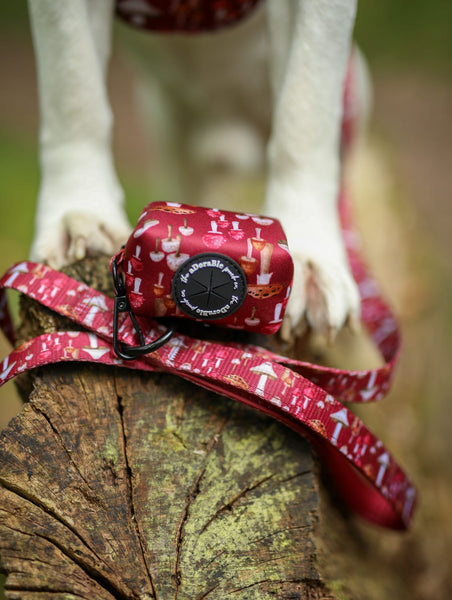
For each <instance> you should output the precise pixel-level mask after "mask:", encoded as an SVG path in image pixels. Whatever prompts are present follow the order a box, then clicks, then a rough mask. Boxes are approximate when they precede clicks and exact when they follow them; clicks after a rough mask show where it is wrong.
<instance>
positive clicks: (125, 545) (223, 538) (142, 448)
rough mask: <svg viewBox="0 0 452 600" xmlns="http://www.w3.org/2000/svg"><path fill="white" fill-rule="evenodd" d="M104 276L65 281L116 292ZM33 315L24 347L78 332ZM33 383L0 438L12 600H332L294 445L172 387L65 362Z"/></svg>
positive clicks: (164, 379) (277, 429)
mask: <svg viewBox="0 0 452 600" xmlns="http://www.w3.org/2000/svg"><path fill="white" fill-rule="evenodd" d="M107 271H108V268H107V263H106V262H105V261H98V260H97V261H94V262H93V261H84V262H83V263H80V264H79V265H78V266H77V267H75V268H73V269H72V271H70V272H69V274H71V275H72V276H76V277H79V278H81V279H83V280H85V281H86V282H87V283H88V284H90V285H94V286H95V287H98V289H103V290H105V288H106V287H108V286H109V283H105V281H104V279H105V273H107ZM25 304H26V306H25V310H26V315H27V318H26V320H25V325H24V326H23V328H22V332H21V337H22V338H24V339H30V338H31V337H32V336H34V335H37V334H38V333H44V332H49V331H53V330H55V329H61V328H62V327H64V326H66V328H67V323H65V322H64V320H62V319H61V318H59V317H56V316H55V315H53V314H52V313H50V311H47V310H46V309H43V308H42V307H39V306H38V305H36V304H35V303H32V302H30V301H29V300H27V301H26V302H25ZM69 328H73V326H70V327H69ZM28 377H29V378H31V382H32V385H33V388H34V389H33V392H32V394H31V397H30V399H29V402H27V403H26V404H25V405H24V408H23V410H22V412H21V413H20V414H19V415H18V416H17V417H16V418H15V419H13V421H12V422H11V423H10V425H9V426H8V427H7V428H6V429H5V430H4V431H3V432H2V435H1V437H0V484H1V487H0V560H1V565H2V569H3V570H4V571H5V572H6V573H7V575H8V576H7V580H6V586H5V594H6V598H8V599H11V600H13V599H14V600H17V599H19V598H20V599H21V600H38V599H39V600H43V599H47V598H49V599H50V598H52V599H53V600H55V599H60V598H61V599H63V598H64V599H65V600H73V599H74V600H75V599H80V598H86V599H87V600H93V599H96V600H101V599H102V600H103V599H105V600H107V599H108V600H112V599H116V600H119V599H120V600H123V599H124V600H125V599H137V600H138V599H141V600H145V599H151V598H152V599H155V600H168V599H174V600H202V599H204V598H209V600H220V599H224V598H231V599H234V600H244V599H247V600H252V599H254V598H256V599H260V600H262V599H275V598H283V599H285V598H287V599H289V598H299V599H314V598H333V596H331V595H330V594H329V593H328V592H327V591H326V587H325V585H324V580H323V578H322V576H321V574H320V571H319V567H318V564H317V562H316V554H318V553H319V547H318V544H317V538H316V527H317V521H318V517H319V495H318V491H317V486H316V479H315V475H314V464H313V460H312V457H311V453H310V449H309V446H308V444H307V443H306V442H305V441H304V440H302V439H301V438H300V437H299V436H297V435H296V434H294V433H293V432H292V431H290V430H288V429H287V428H286V427H284V426H282V425H280V424H279V423H277V422H275V421H273V420H272V419H270V418H268V417H266V416H263V415H261V414H259V413H257V412H256V411H253V410H251V409H249V408H247V407H244V406H241V405H239V404H238V403H236V402H234V401H232V400H229V399H227V398H223V397H220V396H218V395H215V394H213V393H210V392H207V391H205V390H202V389H201V388H198V387H196V386H194V385H192V384H189V383H187V382H185V381H183V380H181V379H178V378H177V377H175V376H170V375H166V374H143V373H139V372H131V371H127V370H126V369H121V368H113V367H111V368H108V367H99V366H89V365H88V366H87V365H81V364H80V365H79V364H72V365H68V364H64V365H56V366H51V367H46V368H42V369H40V370H39V371H35V372H34V373H33V374H32V375H28Z"/></svg>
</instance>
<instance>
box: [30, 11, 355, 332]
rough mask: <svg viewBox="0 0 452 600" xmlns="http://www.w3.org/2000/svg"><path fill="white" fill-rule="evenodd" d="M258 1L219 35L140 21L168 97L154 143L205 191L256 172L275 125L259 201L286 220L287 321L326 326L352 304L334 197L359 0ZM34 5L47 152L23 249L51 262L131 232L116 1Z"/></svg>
mask: <svg viewBox="0 0 452 600" xmlns="http://www.w3.org/2000/svg"><path fill="white" fill-rule="evenodd" d="M265 4H266V6H265V13H264V11H263V10H257V11H256V12H255V14H254V15H252V16H251V18H250V19H248V20H247V21H246V22H244V23H241V24H239V25H238V26H237V27H235V28H232V29H231V30H227V31H224V32H220V33H218V34H215V35H203V36H194V37H193V36H191V37H190V38H189V39H188V38H187V37H184V36H160V35H158V36H155V35H149V36H143V35H140V36H139V39H138V37H136V39H135V41H134V42H133V43H135V45H144V46H146V53H147V54H146V58H145V59H143V58H141V59H140V64H141V67H142V66H143V64H146V65H147V68H148V69H149V71H150V73H151V77H149V78H148V81H147V86H146V87H147V89H148V90H151V95H152V96H153V98H154V102H155V100H156V98H158V99H159V101H160V107H161V108H162V107H164V109H165V110H166V111H167V115H168V118H167V121H168V122H169V123H170V124H171V133H172V136H171V137H170V138H169V141H168V138H167V139H166V141H165V142H164V141H163V139H158V143H159V144H160V145H161V147H162V148H165V149H166V154H167V156H168V158H170V159H172V161H173V167H174V165H177V166H178V173H179V175H180V181H181V182H182V189H181V191H180V193H181V195H183V197H182V198H181V199H182V200H184V201H186V202H195V201H196V200H197V201H199V202H204V203H210V204H214V202H215V197H212V192H211V190H212V186H203V185H202V184H201V183H200V182H201V181H202V178H203V177H204V178H205V177H206V174H208V173H209V170H210V172H211V171H212V169H218V167H219V166H220V167H221V168H223V169H224V168H228V169H229V168H230V169H236V170H238V171H241V172H243V173H254V172H255V171H256V170H258V169H259V168H260V167H261V164H262V157H263V152H262V149H261V148H262V144H263V143H264V140H265V139H266V138H267V137H268V134H270V139H269V143H268V148H267V156H268V177H267V190H266V195H265V204H264V208H263V212H264V213H266V214H268V215H270V216H271V215H273V216H276V217H278V218H279V219H280V220H281V222H282V224H283V226H284V228H285V230H286V233H287V235H288V240H289V247H290V249H291V252H292V255H293V257H294V261H295V282H294V286H293V290H292V294H291V299H290V302H289V307H288V313H287V314H288V319H287V320H286V323H285V332H286V334H287V332H288V331H289V330H290V329H291V328H293V327H296V326H297V325H299V324H300V323H301V322H303V319H304V318H306V319H307V320H308V322H309V324H310V325H311V326H312V327H313V328H315V329H317V330H320V331H323V332H329V333H331V332H335V331H336V330H338V329H339V328H340V327H342V326H343V325H344V323H346V321H347V320H352V321H356V320H357V318H358V315H359V297H358V292H357V289H356V285H355V283H354V282H353V279H352V276H351V274H350V271H349V267H348V264H347V260H346V257H345V251H344V247H343V242H342V238H341V233H340V228H339V223H338V216H337V211H336V199H337V193H338V187H339V178H340V163H339V135H340V124H341V109H342V93H343V83H344V77H345V72H346V66H347V61H348V57H349V54H350V45H351V34H352V28H353V23H354V17H355V10H356V0H266V3H265ZM29 5H30V14H31V20H32V29H33V36H34V43H35V50H36V56H37V66H38V80H39V91H40V106H41V139H40V148H41V166H42V182H41V189H40V194H39V204H38V212H37V227H36V235H35V240H34V243H33V248H32V255H33V258H35V259H38V260H46V261H48V262H50V263H52V264H54V265H56V266H59V265H61V264H64V263H65V262H68V261H71V260H74V259H76V258H80V257H82V256H83V255H84V254H85V252H86V251H88V250H91V249H92V250H100V251H104V252H107V253H112V252H113V251H114V250H115V249H116V248H117V247H118V246H119V245H120V243H122V242H123V241H124V239H125V238H126V237H127V235H128V232H129V225H128V223H127V220H126V218H125V215H124V212H123V208H122V204H123V194H122V191H121V188H120V185H119V183H118V179H117V176H116V173H115V169H114V165H113V159H112V153H111V139H110V138H111V127H112V117H111V110H110V107H109V102H108V98H107V92H106V85H105V79H106V65H107V61H108V55H109V52H110V28H111V17H112V1H111V0H58V2H55V0H30V1H29ZM265 14H266V16H267V22H268V34H269V41H268V38H267V32H266V30H265V26H264V25H265ZM129 37H130V36H129ZM145 38H146V41H145ZM141 55H143V49H141ZM142 70H143V69H142ZM269 73H270V77H269V75H268V74H269ZM187 74H188V76H187ZM155 77H157V78H158V85H156V84H155ZM146 79H147V76H146V73H145V75H144V80H146ZM174 89H177V90H178V93H177V94H174V93H171V91H170V90H174ZM165 91H166V92H167V93H165ZM271 97H272V98H271ZM178 123H181V124H183V127H182V126H180V127H178V126H177V124H178ZM207 176H208V175H207ZM204 189H209V190H210V192H209V196H208V197H203V190H204ZM225 208H227V207H225Z"/></svg>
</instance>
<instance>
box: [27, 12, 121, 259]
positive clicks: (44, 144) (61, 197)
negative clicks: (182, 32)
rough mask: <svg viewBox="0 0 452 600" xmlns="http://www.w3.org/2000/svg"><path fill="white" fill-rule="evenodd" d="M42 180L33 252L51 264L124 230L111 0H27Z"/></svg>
mask: <svg viewBox="0 0 452 600" xmlns="http://www.w3.org/2000/svg"><path fill="white" fill-rule="evenodd" d="M29 10H30V16H31V24H32V33H33V41H34V46H35V54H36V62H37V74H38V88H39V100H40V119H41V122H40V163H41V185H40V191H39V201H38V208H37V217H36V232H35V238H34V242H33V246H32V252H31V255H32V258H33V259H35V260H41V261H47V262H49V263H50V264H52V265H54V266H61V265H62V264H65V263H67V262H71V261H73V260H76V259H79V258H82V257H83V256H84V255H85V253H86V252H89V251H100V252H106V253H112V252H113V251H114V250H115V249H116V248H117V247H119V245H120V244H121V243H122V242H123V241H124V240H125V239H126V238H127V235H128V232H129V224H128V222H127V219H126V217H125V214H124V212H123V208H122V204H123V193H122V190H121V187H120V185H119V182H118V179H117V176H116V173H115V169H114V165H113V158H112V152H111V129H112V114H111V109H110V106H109V102H108V97H107V91H106V81H105V80H106V68H107V62H108V57H109V53H110V29H111V20H112V14H113V13H112V11H113V6H112V1H111V0H96V1H93V0H77V1H76V2H73V1H72V0H58V2H54V1H53V0H32V1H31V0H30V2H29Z"/></svg>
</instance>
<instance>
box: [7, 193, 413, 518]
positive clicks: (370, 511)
mask: <svg viewBox="0 0 452 600" xmlns="http://www.w3.org/2000/svg"><path fill="white" fill-rule="evenodd" d="M341 218H342V226H343V231H344V239H345V242H346V246H347V250H348V254H349V260H350V265H351V267H352V271H353V274H354V276H355V279H356V281H357V283H358V286H359V289H360V293H361V299H362V321H363V324H364V326H365V327H366V329H367V330H368V332H369V334H370V336H371V338H372V340H373V341H374V343H375V344H376V346H377V347H378V349H379V351H380V353H381V355H382V357H383V359H384V364H383V365H382V366H381V367H379V368H377V369H371V370H363V371H345V370H340V369H333V368H328V367H323V366H320V365H314V364H311V363H307V362H303V361H298V360H294V359H289V358H287V357H283V356H280V355H277V354H274V353H273V352H270V351H268V350H266V349H264V348H261V347H258V346H252V345H242V344H235V343H230V344H220V343H217V342H212V341H202V340H199V339H195V338H191V337H188V336H186V335H181V334H179V333H176V334H174V335H173V336H172V338H171V339H169V341H167V343H166V344H164V345H163V346H161V347H160V348H159V349H157V350H156V351H154V352H152V353H151V354H148V355H145V356H140V357H139V358H136V359H135V360H133V361H131V360H122V359H120V358H118V356H117V354H116V353H115V352H114V350H113V327H114V319H113V313H114V300H112V299H111V298H108V297H107V296H105V295H103V294H101V293H99V292H97V291H96V290H93V289H92V288H90V287H88V286H87V285H85V284H83V283H80V282H77V281H75V280H74V279H72V278H70V277H68V276H66V275H64V274H62V273H60V272H57V271H54V270H52V269H50V268H49V267H47V266H44V265H41V264H37V263H32V262H21V263H18V264H16V265H14V266H13V267H11V268H10V269H9V270H8V271H7V272H6V273H5V275H4V276H3V277H2V278H1V279H0V326H1V327H2V330H3V331H4V333H5V334H6V335H7V337H8V338H9V339H10V340H11V342H12V343H14V333H13V330H12V327H11V322H10V320H9V317H8V312H7V306H6V301H5V294H4V291H5V290H6V289H14V290H17V291H19V292H21V293H23V294H26V295H28V296H29V297H30V298H33V299H34V300H36V301H38V302H40V303H41V304H42V305H43V306H46V307H47V308H49V309H51V310H53V311H55V312H56V313H58V314H60V315H63V316H65V317H68V318H69V319H71V320H72V321H74V322H75V323H77V324H78V325H81V326H83V328H84V331H82V332H79V331H74V332H70V331H69V332H55V333H50V334H44V335H41V336H39V337H37V338H35V339H33V340H31V341H29V342H26V343H25V344H22V345H21V346H20V347H18V348H16V350H14V351H13V352H12V353H11V354H10V355H9V356H8V357H6V358H5V359H4V361H3V364H2V365H1V367H0V385H1V384H3V383H5V382H6V381H8V380H10V379H11V378H13V377H14V376H15V375H17V374H19V373H21V372H23V371H25V370H29V369H33V368H36V367H39V366H43V365H48V364H54V363H61V362H69V361H80V362H96V363H100V364H106V365H116V366H121V367H125V368H129V369H139V370H144V371H150V372H152V371H154V372H155V371H163V372H168V373H173V374H176V375H178V376H179V377H182V378H183V379H186V380H188V381H191V382H193V383H195V384H196V385H199V386H201V387H204V388H206V389H209V390H212V391H214V392H216V393H219V394H222V395H225V396H227V397H229V398H233V399H235V400H237V401H239V402H242V403H243V404H246V405H248V406H251V407H253V408H255V409H258V410H260V411H261V412H264V413H266V414H268V415H270V416H272V417H273V418H275V419H277V420H278V421H280V422H282V423H284V424H285V425H287V426H288V427H290V428H291V429H293V430H295V431H296V432H298V433H299V434H301V435H303V436H304V437H305V438H307V439H308V440H309V441H310V442H311V443H312V444H313V445H314V447H315V449H316V451H317V453H318V455H319V457H320V458H321V460H322V463H323V466H324V467H325V469H326V470H327V472H328V477H329V478H330V480H331V481H332V483H333V484H334V485H335V487H336V489H337V491H338V493H339V494H340V496H341V497H342V499H343V500H344V501H345V502H346V504H347V505H348V506H349V507H350V508H351V509H352V510H353V511H355V512H356V513H358V514H359V515H361V516H362V517H364V518H365V519H367V520H369V521H371V522H373V523H376V524H378V525H381V526H384V527H389V528H393V529H406V528H408V527H409V525H410V522H411V520H412V516H413V512H414V508H415V504H416V491H415V489H414V487H413V485H412V483H411V482H410V480H409V478H408V477H407V476H406V475H405V473H404V472H403V471H402V469H401V468H400V467H399V465H398V464H397V462H396V461H395V459H394V457H393V456H392V455H391V453H390V452H389V451H388V450H387V449H386V448H385V447H384V445H383V444H382V442H381V441H380V440H378V439H377V438H376V437H375V435H374V434H373V433H371V432H370V431H369V430H368V429H367V428H366V426H365V425H364V424H363V422H362V421H361V420H360V419H359V418H358V417H356V416H355V415H354V414H353V413H352V412H351V411H350V410H349V409H348V408H347V407H346V406H344V404H342V402H361V403H363V402H369V401H373V400H378V399H380V398H382V397H383V396H384V395H385V394H386V392H387V390H388V388H389V386H390V383H391V380H392V376H393V372H394V368H395V365H396V362H397V358H398V354H399V348H400V338H399V332H398V328H397V323H396V321H395V319H394V317H393V315H392V313H391V311H390V310H389V309H388V307H387V306H386V304H385V303H384V301H383V300H382V298H381V296H380V294H379V291H378V287H377V285H376V283H375V281H374V280H373V279H372V278H371V277H370V276H369V275H368V273H367V269H366V267H365V265H364V263H363V261H362V259H361V258H360V254H359V242H358V241H357V237H356V234H355V232H354V230H353V228H352V224H351V218H350V214H349V212H348V208H347V206H346V204H345V203H344V202H342V203H341ZM137 318H138V321H139V325H140V329H141V331H142V332H143V334H142V336H143V339H138V337H137V334H136V331H135V329H134V327H132V326H131V322H130V319H129V316H128V314H127V312H124V313H120V314H119V315H118V327H117V335H118V339H119V341H120V344H121V347H125V348H127V347H131V346H136V345H137V344H142V342H143V341H144V342H145V343H146V344H149V343H151V342H153V341H154V340H156V339H157V338H159V337H160V336H161V335H162V333H163V332H164V328H163V327H162V326H161V325H159V324H158V323H157V322H156V321H154V320H151V319H148V318H145V317H143V316H139V317H137ZM85 330H86V331H85Z"/></svg>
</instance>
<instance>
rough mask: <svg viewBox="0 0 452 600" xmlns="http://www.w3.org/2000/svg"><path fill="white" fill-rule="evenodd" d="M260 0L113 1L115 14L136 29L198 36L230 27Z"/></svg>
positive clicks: (246, 14)
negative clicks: (198, 34)
mask: <svg viewBox="0 0 452 600" xmlns="http://www.w3.org/2000/svg"><path fill="white" fill-rule="evenodd" d="M259 3H260V0H116V14H117V15H118V16H119V17H121V19H123V20H124V21H126V22H127V23H129V24H130V25H133V26H134V27H137V28H138V29H148V30H151V31H160V32H165V33H201V32H207V31H215V30H218V29H222V28H224V27H229V26H230V25H234V24H235V23H237V22H238V21H241V20H242V19H243V18H245V17H246V16H248V14H249V13H250V12H251V11H252V10H253V9H254V8H255V7H256V6H257V5H258V4H259Z"/></svg>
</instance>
